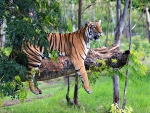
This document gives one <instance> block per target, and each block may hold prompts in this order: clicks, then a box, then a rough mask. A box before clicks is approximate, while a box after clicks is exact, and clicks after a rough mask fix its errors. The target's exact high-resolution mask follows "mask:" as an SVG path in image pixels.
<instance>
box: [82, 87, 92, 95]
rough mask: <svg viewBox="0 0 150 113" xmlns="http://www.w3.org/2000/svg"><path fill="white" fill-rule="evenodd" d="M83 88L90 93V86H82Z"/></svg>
mask: <svg viewBox="0 0 150 113" xmlns="http://www.w3.org/2000/svg"><path fill="white" fill-rule="evenodd" d="M84 89H85V91H86V92H87V93H88V94H91V93H92V90H91V89H90V87H86V86H84Z"/></svg>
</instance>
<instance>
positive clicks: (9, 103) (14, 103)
mask: <svg viewBox="0 0 150 113" xmlns="http://www.w3.org/2000/svg"><path fill="white" fill-rule="evenodd" d="M51 96H52V94H48V95H43V96H36V97H34V98H30V99H26V100H25V102H30V101H33V100H35V99H43V98H47V97H51ZM19 103H20V100H7V101H5V102H4V103H3V107H7V106H12V105H16V104H19Z"/></svg>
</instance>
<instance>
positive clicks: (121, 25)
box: [114, 0, 129, 45]
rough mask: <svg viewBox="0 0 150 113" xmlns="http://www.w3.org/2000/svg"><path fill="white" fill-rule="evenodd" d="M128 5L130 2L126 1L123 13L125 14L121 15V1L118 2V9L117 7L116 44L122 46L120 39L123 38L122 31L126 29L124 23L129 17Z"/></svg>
mask: <svg viewBox="0 0 150 113" xmlns="http://www.w3.org/2000/svg"><path fill="white" fill-rule="evenodd" d="M128 5H129V0H126V1H125V5H124V11H123V14H122V15H121V0H117V7H116V11H117V22H116V24H117V25H116V28H115V32H114V44H118V45H120V38H121V35H122V31H123V28H124V22H125V17H126V15H127V9H128Z"/></svg>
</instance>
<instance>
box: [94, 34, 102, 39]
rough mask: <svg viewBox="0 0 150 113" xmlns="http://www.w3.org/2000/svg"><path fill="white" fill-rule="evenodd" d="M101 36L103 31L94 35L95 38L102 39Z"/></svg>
mask: <svg viewBox="0 0 150 113" xmlns="http://www.w3.org/2000/svg"><path fill="white" fill-rule="evenodd" d="M100 36H102V33H101V32H99V33H98V34H96V35H95V36H94V40H96V41H97V40H100Z"/></svg>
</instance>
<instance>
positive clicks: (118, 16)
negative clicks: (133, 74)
mask: <svg viewBox="0 0 150 113" xmlns="http://www.w3.org/2000/svg"><path fill="white" fill-rule="evenodd" d="M128 4H129V0H126V1H125V5H124V10H123V14H121V0H117V5H116V12H117V14H116V20H117V22H116V24H117V25H116V28H115V32H114V44H115V45H118V46H120V40H121V35H122V31H123V28H124V23H125V17H126V15H127V9H128ZM114 80H116V79H114ZM114 82H115V83H116V84H117V86H119V83H118V81H114ZM114 87H115V86H114ZM117 88H119V87H117ZM116 91H119V89H118V90H116ZM114 92H115V91H114ZM116 93H118V92H116ZM116 93H114V94H116ZM115 96H116V95H114V98H118V97H115ZM118 99H120V97H119V98H118ZM118 101H120V100H118ZM114 103H115V102H114ZM119 103H120V102H119ZM118 106H119V105H118ZM119 107H120V106H119Z"/></svg>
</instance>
